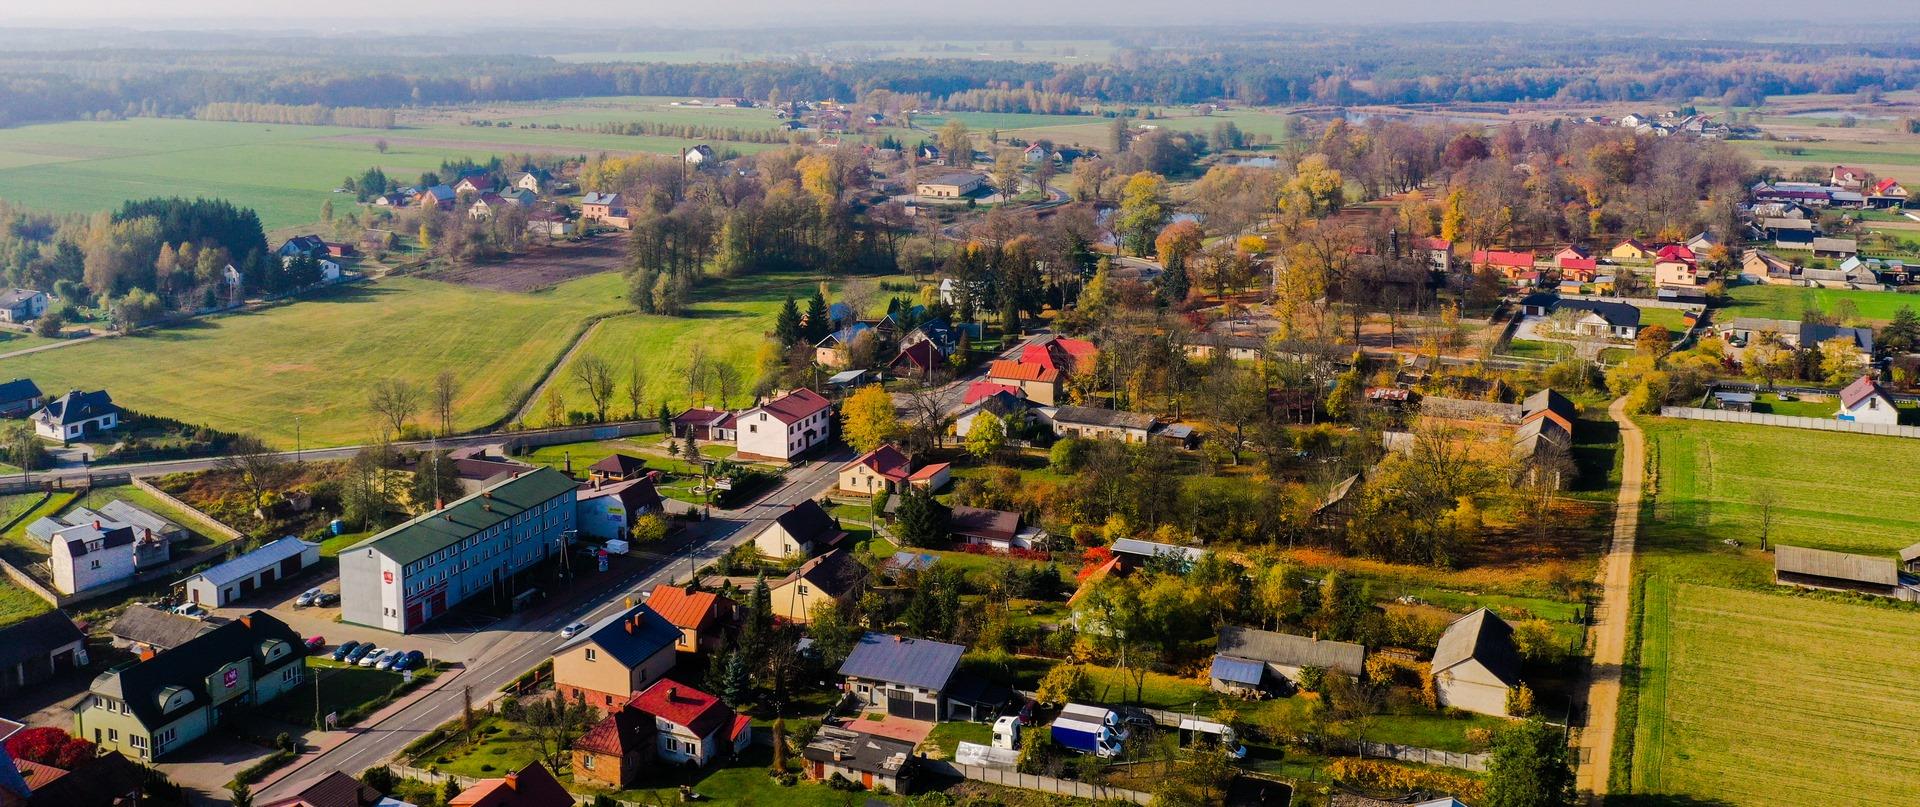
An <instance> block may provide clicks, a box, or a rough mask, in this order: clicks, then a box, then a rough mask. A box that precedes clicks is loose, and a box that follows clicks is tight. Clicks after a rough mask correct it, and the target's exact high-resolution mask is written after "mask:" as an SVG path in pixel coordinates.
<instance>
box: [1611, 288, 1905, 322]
mask: <svg viewBox="0 0 1920 807" xmlns="http://www.w3.org/2000/svg"><path fill="white" fill-rule="evenodd" d="M1727 293H1728V295H1730V296H1731V297H1732V298H1733V303H1732V305H1731V306H1729V307H1728V308H1727V309H1726V310H1725V311H1723V312H1722V313H1720V314H1717V315H1715V316H1716V317H1717V321H1721V322H1726V321H1731V320H1730V318H1731V317H1767V318H1770V319H1800V318H1801V317H1802V316H1803V315H1804V314H1805V312H1806V311H1807V310H1808V309H1809V308H1812V309H1815V310H1819V311H1824V312H1826V313H1829V314H1832V313H1834V312H1835V311H1836V310H1837V309H1838V306H1839V305H1840V301H1842V300H1847V301H1851V302H1852V303H1853V306H1854V308H1855V309H1856V310H1857V311H1859V316H1861V317H1863V318H1866V319H1870V320H1889V319H1892V318H1893V314H1894V312H1896V311H1899V310H1900V308H1901V306H1912V307H1913V309H1914V310H1915V311H1920V295H1909V294H1902V293H1900V292H1891V291H1860V290H1855V289H1809V288H1797V287H1794V286H1772V285H1749V286H1735V287H1733V288H1732V289H1729V290H1728V292H1727ZM1643 313H1644V312H1643Z"/></svg>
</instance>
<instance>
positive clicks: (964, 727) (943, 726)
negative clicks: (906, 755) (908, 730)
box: [921, 722, 993, 759]
mask: <svg viewBox="0 0 1920 807" xmlns="http://www.w3.org/2000/svg"><path fill="white" fill-rule="evenodd" d="M961 743H978V744H980V745H992V744H993V726H990V725H988V724H986V723H957V722H956V723H940V724H938V725H935V726H934V727H933V731H932V732H930V733H928V734H927V739H926V742H925V744H923V745H922V746H921V748H922V749H923V750H924V749H925V748H926V747H927V746H932V747H934V748H938V749H940V754H941V756H942V758H944V759H953V752H954V749H956V748H959V747H960V744H961Z"/></svg>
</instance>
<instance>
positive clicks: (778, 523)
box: [753, 499, 847, 558]
mask: <svg viewBox="0 0 1920 807" xmlns="http://www.w3.org/2000/svg"><path fill="white" fill-rule="evenodd" d="M846 536H847V533H846V532H845V531H843V530H841V529H840V522H839V521H837V520H835V519H834V517H833V516H830V515H828V514H827V511H826V510H824V509H821V507H820V505H819V503H818V502H815V501H814V500H812V499H807V500H804V501H802V502H800V503H799V504H796V505H794V506H792V507H789V508H787V511H786V512H784V513H781V514H780V515H779V516H778V517H776V518H774V520H773V523H772V524H768V525H767V526H766V528H765V529H762V530H761V531H760V534H758V535H755V536H754V537H753V546H754V548H755V549H758V550H760V554H761V555H764V556H766V557H769V558H806V557H812V556H813V555H814V554H815V553H818V552H824V551H826V550H827V549H828V548H831V547H833V546H835V545H837V544H839V543H840V539H842V538H845V537H846Z"/></svg>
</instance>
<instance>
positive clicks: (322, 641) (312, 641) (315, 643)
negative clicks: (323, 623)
mask: <svg viewBox="0 0 1920 807" xmlns="http://www.w3.org/2000/svg"><path fill="white" fill-rule="evenodd" d="M326 646H327V637H325V636H308V637H307V652H308V653H318V652H320V648H323V647H326Z"/></svg>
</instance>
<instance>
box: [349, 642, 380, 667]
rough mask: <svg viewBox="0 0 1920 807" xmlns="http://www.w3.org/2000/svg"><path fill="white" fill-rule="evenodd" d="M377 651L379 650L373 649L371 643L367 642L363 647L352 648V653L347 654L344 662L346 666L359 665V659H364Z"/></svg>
mask: <svg viewBox="0 0 1920 807" xmlns="http://www.w3.org/2000/svg"><path fill="white" fill-rule="evenodd" d="M378 649H380V648H377V647H374V646H373V643H372V642H367V643H366V644H363V645H360V646H359V647H356V648H354V649H353V652H351V653H348V654H347V657H346V659H344V660H345V661H346V662H347V663H348V664H359V663H360V660H361V659H364V658H366V657H367V656H368V655H370V654H371V653H373V651H375V650H378Z"/></svg>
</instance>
